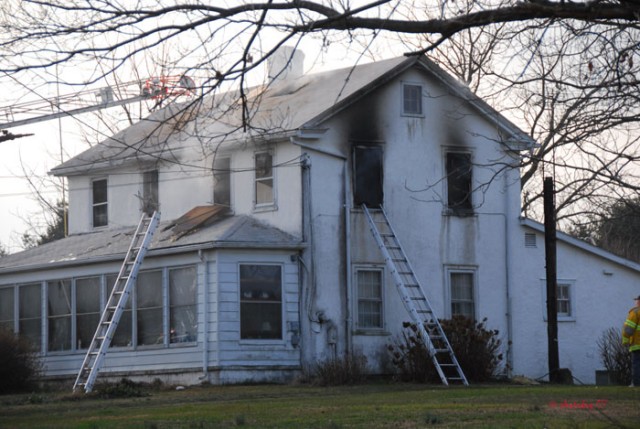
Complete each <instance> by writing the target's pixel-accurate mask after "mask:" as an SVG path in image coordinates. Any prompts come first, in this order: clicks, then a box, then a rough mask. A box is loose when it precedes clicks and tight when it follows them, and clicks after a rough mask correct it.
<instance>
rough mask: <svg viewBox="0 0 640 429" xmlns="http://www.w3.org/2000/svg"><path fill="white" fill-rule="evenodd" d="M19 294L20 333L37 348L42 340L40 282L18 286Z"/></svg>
mask: <svg viewBox="0 0 640 429" xmlns="http://www.w3.org/2000/svg"><path fill="white" fill-rule="evenodd" d="M18 296H19V317H20V319H19V324H18V330H19V332H20V335H22V336H23V337H25V338H28V339H29V340H30V341H31V342H32V343H33V344H34V345H35V346H36V348H37V349H38V350H40V346H41V340H42V321H41V319H40V318H41V315H42V302H41V296H42V287H41V285H40V283H34V284H30V285H23V286H20V287H19V289H18Z"/></svg>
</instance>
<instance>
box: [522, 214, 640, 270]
mask: <svg viewBox="0 0 640 429" xmlns="http://www.w3.org/2000/svg"><path fill="white" fill-rule="evenodd" d="M520 224H521V225H523V226H525V227H528V228H530V229H532V230H534V231H536V232H539V233H542V234H544V232H545V231H544V225H543V224H541V223H539V222H536V221H534V220H532V219H528V218H520ZM556 239H557V240H558V241H561V242H563V243H565V244H568V245H569V246H573V247H575V248H578V249H581V250H583V251H585V252H588V253H591V254H593V255H596V256H599V257H601V258H604V259H606V260H608V261H611V262H613V263H615V264H618V265H622V266H624V267H626V268H629V269H631V270H634V271H637V272H640V264H639V263H637V262H633V261H631V260H629V259H626V258H623V257H620V256H617V255H614V254H613V253H611V252H607V251H606V250H604V249H602V248H600V247H598V246H594V245H592V244H589V243H587V242H586V241H583V240H580V239H577V238H575V237H572V236H570V235H569V234H565V233H564V232H561V231H556Z"/></svg>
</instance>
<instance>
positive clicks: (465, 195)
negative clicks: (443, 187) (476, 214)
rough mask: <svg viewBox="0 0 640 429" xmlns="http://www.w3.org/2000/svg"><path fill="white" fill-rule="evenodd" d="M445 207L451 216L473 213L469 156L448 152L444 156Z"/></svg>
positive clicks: (462, 153)
mask: <svg viewBox="0 0 640 429" xmlns="http://www.w3.org/2000/svg"><path fill="white" fill-rule="evenodd" d="M446 174H447V207H448V208H449V210H451V212H452V213H453V214H468V213H471V212H472V211H473V204H472V200H471V195H472V182H471V179H472V164H471V154H470V153H465V152H448V153H447V154H446Z"/></svg>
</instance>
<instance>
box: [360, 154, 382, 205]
mask: <svg viewBox="0 0 640 429" xmlns="http://www.w3.org/2000/svg"><path fill="white" fill-rule="evenodd" d="M353 158H354V172H355V174H354V191H353V199H354V204H355V205H356V207H357V206H361V205H362V204H366V206H367V207H372V208H378V207H380V206H381V205H382V202H383V199H384V195H383V188H382V184H383V174H382V148H381V147H380V146H356V147H355V149H354V153H353Z"/></svg>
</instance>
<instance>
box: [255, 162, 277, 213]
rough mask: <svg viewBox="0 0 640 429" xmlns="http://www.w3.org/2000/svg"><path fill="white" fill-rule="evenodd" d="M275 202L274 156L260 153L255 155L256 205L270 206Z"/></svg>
mask: <svg viewBox="0 0 640 429" xmlns="http://www.w3.org/2000/svg"><path fill="white" fill-rule="evenodd" d="M274 202H275V198H274V188H273V155H272V154H271V153H270V152H259V153H256V154H255V205H256V207H259V206H268V205H272V204H273V203H274Z"/></svg>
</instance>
